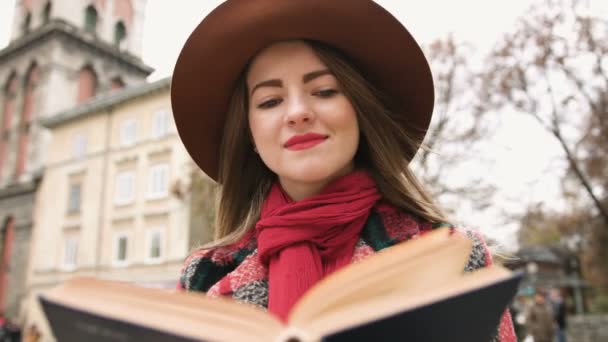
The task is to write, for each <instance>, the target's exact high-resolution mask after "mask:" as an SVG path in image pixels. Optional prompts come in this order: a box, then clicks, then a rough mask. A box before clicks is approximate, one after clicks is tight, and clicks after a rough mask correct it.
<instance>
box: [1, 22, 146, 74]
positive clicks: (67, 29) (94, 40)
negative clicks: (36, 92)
mask: <svg viewBox="0 0 608 342" xmlns="http://www.w3.org/2000/svg"><path fill="white" fill-rule="evenodd" d="M56 36H60V37H64V38H67V39H70V40H73V41H74V42H76V43H79V44H82V45H83V46H86V47H87V48H89V49H91V50H94V51H96V52H97V53H99V54H103V55H106V56H108V57H111V59H114V60H115V61H117V62H119V63H123V64H127V65H129V67H131V68H134V69H135V70H137V71H138V72H140V73H142V74H144V75H146V76H147V75H149V74H151V73H152V71H154V69H153V68H152V67H150V66H148V65H146V64H144V63H143V61H142V60H141V59H140V58H139V57H137V56H135V55H133V54H132V53H130V52H128V51H121V50H120V49H118V48H117V47H116V46H114V45H112V44H109V43H107V42H105V41H103V40H101V39H99V37H98V36H96V35H95V34H92V33H88V32H85V31H83V30H82V29H81V28H78V27H76V26H75V25H73V24H70V23H68V22H67V21H65V20H62V19H53V20H51V21H50V22H49V23H47V24H45V25H42V26H40V27H38V28H36V29H35V30H32V31H30V32H29V33H27V34H25V35H23V36H21V37H20V38H18V39H15V40H13V41H11V42H10V43H9V45H8V46H6V47H5V48H4V49H2V50H0V64H1V63H3V62H4V61H6V60H7V59H9V58H11V57H12V56H14V55H16V54H19V53H20V52H24V51H28V50H30V49H31V47H32V46H33V45H38V44H40V43H41V42H43V41H45V40H47V39H49V38H51V37H56Z"/></svg>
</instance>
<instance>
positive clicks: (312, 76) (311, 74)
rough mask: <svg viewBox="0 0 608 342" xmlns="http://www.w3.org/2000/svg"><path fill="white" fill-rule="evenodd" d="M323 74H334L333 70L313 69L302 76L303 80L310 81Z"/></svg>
mask: <svg viewBox="0 0 608 342" xmlns="http://www.w3.org/2000/svg"><path fill="white" fill-rule="evenodd" d="M323 75H332V72H331V71H329V70H327V69H323V70H316V71H311V72H309V73H306V74H304V76H302V82H304V83H308V82H310V81H312V80H314V79H315V78H317V77H321V76H323Z"/></svg>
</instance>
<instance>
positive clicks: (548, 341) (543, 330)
mask: <svg viewBox="0 0 608 342" xmlns="http://www.w3.org/2000/svg"><path fill="white" fill-rule="evenodd" d="M526 322H527V326H528V333H529V334H530V335H532V337H533V338H534V342H553V334H554V326H555V324H554V321H553V311H552V310H551V307H550V306H549V305H548V303H547V301H546V300H545V293H544V292H542V291H538V292H536V294H535V295H534V304H533V305H532V307H531V308H530V311H529V313H528V319H527V320H526Z"/></svg>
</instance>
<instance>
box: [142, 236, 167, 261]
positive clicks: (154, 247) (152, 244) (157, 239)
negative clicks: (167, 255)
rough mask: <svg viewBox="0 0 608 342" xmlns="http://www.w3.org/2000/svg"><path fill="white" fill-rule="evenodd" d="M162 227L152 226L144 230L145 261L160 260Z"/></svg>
mask: <svg viewBox="0 0 608 342" xmlns="http://www.w3.org/2000/svg"><path fill="white" fill-rule="evenodd" d="M162 237H163V234H162V229H161V228H153V229H149V230H148V231H146V258H145V262H147V263H156V262H160V261H161V259H162V253H163V250H162Z"/></svg>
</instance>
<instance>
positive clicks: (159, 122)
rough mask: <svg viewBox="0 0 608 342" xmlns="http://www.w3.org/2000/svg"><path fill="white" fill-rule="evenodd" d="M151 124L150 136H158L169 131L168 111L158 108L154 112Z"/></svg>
mask: <svg viewBox="0 0 608 342" xmlns="http://www.w3.org/2000/svg"><path fill="white" fill-rule="evenodd" d="M153 121H154V122H153V124H152V137H153V138H160V137H163V136H165V135H166V134H167V133H168V132H169V113H168V112H167V111H166V110H159V111H156V112H155V113H154V118H153Z"/></svg>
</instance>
